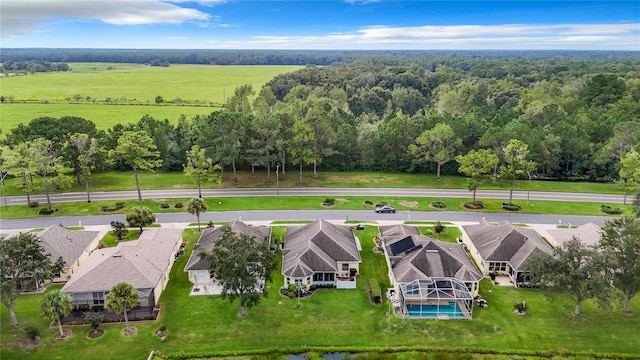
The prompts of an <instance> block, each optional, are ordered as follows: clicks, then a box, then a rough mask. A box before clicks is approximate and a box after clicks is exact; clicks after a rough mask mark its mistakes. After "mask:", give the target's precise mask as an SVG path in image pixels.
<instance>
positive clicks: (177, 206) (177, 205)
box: [176, 202, 184, 209]
mask: <svg viewBox="0 0 640 360" xmlns="http://www.w3.org/2000/svg"><path fill="white" fill-rule="evenodd" d="M183 207H184V204H182V203H181V202H179V203H176V209H182V208H183Z"/></svg>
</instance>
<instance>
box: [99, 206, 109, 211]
mask: <svg viewBox="0 0 640 360" xmlns="http://www.w3.org/2000/svg"><path fill="white" fill-rule="evenodd" d="M100 211H109V207H108V206H107V205H102V206H101V207H100Z"/></svg>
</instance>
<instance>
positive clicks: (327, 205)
mask: <svg viewBox="0 0 640 360" xmlns="http://www.w3.org/2000/svg"><path fill="white" fill-rule="evenodd" d="M320 206H322V207H323V208H332V207H335V206H336V204H325V203H324V202H321V203H320Z"/></svg>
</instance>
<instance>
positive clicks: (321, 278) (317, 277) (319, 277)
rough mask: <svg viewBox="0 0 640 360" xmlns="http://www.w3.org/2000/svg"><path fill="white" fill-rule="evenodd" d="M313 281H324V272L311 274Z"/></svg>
mask: <svg viewBox="0 0 640 360" xmlns="http://www.w3.org/2000/svg"><path fill="white" fill-rule="evenodd" d="M313 281H324V273H315V274H313Z"/></svg>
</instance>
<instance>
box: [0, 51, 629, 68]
mask: <svg viewBox="0 0 640 360" xmlns="http://www.w3.org/2000/svg"><path fill="white" fill-rule="evenodd" d="M637 57H638V53H637V52H634V51H615V52H612V51H477V50H475V51H460V50H457V51H452V50H451V51H435V50H376V51H374V50H371V51H347V50H212V49H198V50H188V49H29V48H20V49H11V48H6V49H2V51H1V52H0V62H5V61H30V60H46V61H51V62H114V63H136V64H149V63H151V62H152V61H154V60H157V61H161V62H165V63H171V64H215V65H322V66H325V65H331V64H335V63H345V62H354V61H364V62H367V63H378V64H387V65H410V64H412V63H420V64H421V65H425V66H426V68H431V69H435V66H437V64H438V63H439V62H440V60H436V61H432V60H433V59H448V61H451V62H453V63H455V62H459V61H463V62H468V63H469V64H471V63H472V61H471V59H474V58H475V59H490V60H491V61H493V60H495V59H516V58H517V59H529V60H544V59H547V60H548V59H554V60H558V59H566V58H572V59H578V60H594V59H598V60H607V61H616V62H618V61H637ZM428 62H432V64H431V66H429V64H428Z"/></svg>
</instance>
